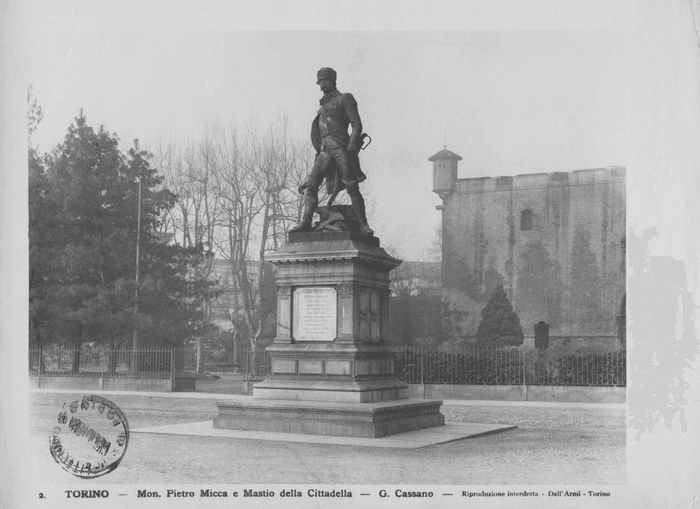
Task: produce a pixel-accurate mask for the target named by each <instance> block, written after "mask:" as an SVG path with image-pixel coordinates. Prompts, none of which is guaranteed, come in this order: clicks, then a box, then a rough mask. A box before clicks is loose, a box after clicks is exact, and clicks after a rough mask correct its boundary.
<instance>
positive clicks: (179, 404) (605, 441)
mask: <svg viewBox="0 0 700 509" xmlns="http://www.w3.org/2000/svg"><path fill="white" fill-rule="evenodd" d="M101 394H103V395H104V396H105V397H107V398H109V399H111V400H112V401H114V402H115V403H116V404H117V405H119V407H120V408H121V409H122V410H123V411H124V413H125V414H126V416H127V418H128V419H129V425H130V427H131V428H144V427H150V426H159V425H167V424H177V423H186V422H197V421H208V420H211V419H212V418H213V417H214V415H215V414H216V405H215V402H216V400H217V398H222V397H225V396H222V395H217V394H153V395H144V394H138V393H112V394H109V393H101ZM82 395H83V394H78V393H75V392H69V391H52V392H48V391H35V392H32V394H31V398H30V401H31V407H30V422H31V434H32V437H33V443H32V447H31V451H29V452H30V458H29V459H30V461H31V462H32V466H33V468H34V470H35V472H36V474H37V476H38V478H41V479H44V480H46V481H47V482H63V483H66V482H70V483H75V482H81V480H80V479H78V478H76V477H73V476H71V475H69V474H67V473H65V472H63V470H61V469H60V468H59V467H58V465H56V464H55V463H53V461H52V460H51V458H50V456H49V452H48V434H49V431H50V430H51V428H52V427H53V422H54V421H55V419H56V414H57V412H58V410H59V409H60V407H61V405H62V404H63V403H64V402H70V401H72V400H73V399H78V398H79V397H82ZM443 414H444V415H445V418H446V420H447V421H451V422H475V423H498V424H515V425H517V426H518V429H517V430H514V431H509V432H506V433H501V434H498V435H491V436H486V437H482V438H476V439H471V440H463V441H457V442H450V443H447V444H441V445H436V446H431V447H426V448H423V449H416V450H395V449H368V448H365V447H353V446H340V445H338V446H330V445H318V444H303V443H283V442H268V441H253V440H238V439H231V438H217V437H192V436H172V435H154V434H141V433H138V434H137V433H133V434H132V435H131V440H130V442H129V449H128V451H127V454H126V456H125V458H124V460H123V461H122V463H121V465H120V466H119V468H117V470H115V471H114V472H112V473H110V474H108V475H107V476H104V477H102V478H101V479H100V482H101V483H135V484H142V483H149V484H159V483H163V484H168V483H196V484H205V483H226V484H257V483H261V484H265V483H274V484H287V483H289V484H334V483H337V484H342V485H348V484H462V485H478V484H558V485H563V484H622V483H624V482H625V441H626V440H625V436H626V435H625V407H624V405H595V404H567V403H534V402H486V401H446V402H445V404H444V405H443Z"/></svg>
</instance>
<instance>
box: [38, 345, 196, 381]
mask: <svg viewBox="0 0 700 509" xmlns="http://www.w3.org/2000/svg"><path fill="white" fill-rule="evenodd" d="M195 372H196V352H195V350H194V349H191V348H176V347H144V348H138V349H136V350H134V349H132V348H114V347H109V346H102V345H82V346H80V347H69V346H55V345H54V346H48V347H41V348H39V347H32V348H30V349H29V375H30V376H41V375H45V376H105V377H139V378H193V377H194V376H195Z"/></svg>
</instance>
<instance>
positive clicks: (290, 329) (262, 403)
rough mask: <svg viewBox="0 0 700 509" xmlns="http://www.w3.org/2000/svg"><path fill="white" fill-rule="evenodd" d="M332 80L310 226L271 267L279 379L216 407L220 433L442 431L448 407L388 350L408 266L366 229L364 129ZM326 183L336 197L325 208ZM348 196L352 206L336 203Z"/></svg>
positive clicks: (306, 219) (319, 119)
mask: <svg viewBox="0 0 700 509" xmlns="http://www.w3.org/2000/svg"><path fill="white" fill-rule="evenodd" d="M335 78H336V73H335V71H333V70H332V69H328V68H323V69H321V70H320V71H319V73H318V84H319V85H320V87H321V90H322V91H323V92H324V98H323V99H321V108H320V109H319V112H318V114H317V116H316V118H315V119H314V123H313V126H312V142H313V144H314V147H315V148H316V150H317V155H316V161H315V163H314V167H313V169H312V170H311V173H310V175H309V178H308V179H307V181H306V183H305V184H304V185H303V186H301V187H300V189H299V190H300V192H304V193H305V208H304V215H303V217H302V221H301V222H300V224H299V225H298V226H297V227H295V228H293V229H292V230H290V232H289V233H288V239H287V243H286V245H285V246H284V247H283V248H282V249H280V250H279V251H277V252H276V253H274V254H272V255H270V256H269V258H268V260H269V261H270V262H272V263H273V264H274V265H275V266H276V267H277V275H276V278H277V336H276V338H275V340H274V343H273V344H272V345H271V346H270V347H268V349H267V350H268V352H269V354H270V359H271V374H270V376H269V377H268V378H266V379H265V380H264V381H262V382H258V383H256V384H255V386H254V389H253V397H252V398H247V400H245V401H235V402H219V403H217V405H218V407H219V413H218V415H217V416H216V417H215V418H214V427H215V428H227V429H237V430H255V431H276V432H288V433H303V434H317V435H335V436H351V437H365V438H377V437H383V436H388V435H393V434H397V433H403V432H408V431H414V430H418V429H424V428H431V427H435V426H442V425H443V424H444V422H445V419H444V417H443V415H442V414H441V413H440V405H441V404H442V401H437V400H422V399H420V400H419V399H410V398H409V395H408V385H406V384H405V383H403V382H400V381H399V380H397V379H396V376H395V373H394V358H393V355H392V352H391V350H390V349H389V348H388V347H387V346H386V344H385V342H384V338H385V336H386V328H387V324H388V300H389V295H390V290H389V283H390V280H389V273H390V271H391V270H392V269H394V268H395V267H397V266H398V265H400V264H401V260H398V259H396V258H393V257H392V256H390V255H389V254H388V253H387V252H386V251H385V250H384V249H382V248H381V246H380V242H379V239H378V238H377V237H375V236H374V231H373V230H372V229H371V228H370V227H369V225H368V223H367V217H366V215H365V206H364V200H363V199H362V195H361V194H360V192H359V185H358V184H359V182H361V181H363V180H364V179H365V176H364V174H363V173H362V171H361V170H360V167H359V157H358V153H359V150H360V148H361V147H362V143H363V139H364V136H363V135H362V124H361V121H360V117H359V113H358V110H357V103H356V102H355V99H354V98H353V97H352V95H351V94H341V93H340V92H338V90H337V89H336V87H335ZM349 126H351V127H352V133H351V134H350V135H348V132H347V131H348V127H349ZM323 179H326V185H327V189H328V191H329V192H330V193H332V194H331V198H330V199H329V204H328V205H327V206H325V207H318V195H317V193H318V189H319V187H320V184H321V182H322V181H323ZM343 188H344V189H346V190H347V192H348V194H349V195H350V199H351V202H352V205H351V206H347V205H345V206H343V205H332V201H333V199H334V198H335V196H336V195H337V193H338V192H339V191H340V190H342V189H343ZM314 214H318V215H319V218H320V219H319V221H318V222H316V223H313V217H314Z"/></svg>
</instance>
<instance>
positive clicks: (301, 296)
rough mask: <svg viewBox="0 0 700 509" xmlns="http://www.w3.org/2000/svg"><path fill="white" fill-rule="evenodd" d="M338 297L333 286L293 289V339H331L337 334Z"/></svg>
mask: <svg viewBox="0 0 700 509" xmlns="http://www.w3.org/2000/svg"><path fill="white" fill-rule="evenodd" d="M337 302H338V297H337V293H336V291H335V288H297V289H296V290H295V291H294V304H293V307H294V339H295V340H296V341H333V340H334V339H335V338H336V336H337V319H338V304H337Z"/></svg>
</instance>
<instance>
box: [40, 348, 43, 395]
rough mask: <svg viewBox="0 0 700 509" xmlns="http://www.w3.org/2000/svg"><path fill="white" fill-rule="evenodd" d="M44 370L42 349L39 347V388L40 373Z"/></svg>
mask: <svg viewBox="0 0 700 509" xmlns="http://www.w3.org/2000/svg"><path fill="white" fill-rule="evenodd" d="M43 372H44V349H43V348H42V347H39V389H41V375H42V374H43Z"/></svg>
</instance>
